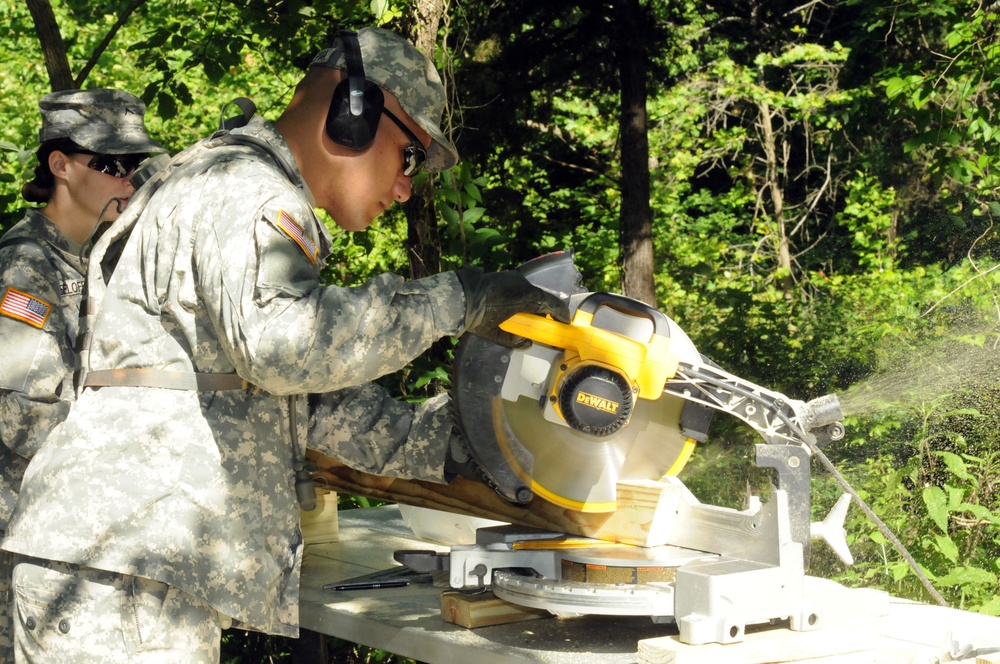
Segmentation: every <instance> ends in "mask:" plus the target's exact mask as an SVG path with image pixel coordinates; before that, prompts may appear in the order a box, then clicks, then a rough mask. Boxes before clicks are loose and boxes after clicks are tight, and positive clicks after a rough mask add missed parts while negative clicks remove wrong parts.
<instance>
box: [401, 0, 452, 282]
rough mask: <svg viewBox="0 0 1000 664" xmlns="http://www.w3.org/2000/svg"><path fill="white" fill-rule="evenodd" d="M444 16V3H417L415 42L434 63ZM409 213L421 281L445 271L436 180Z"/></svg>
mask: <svg viewBox="0 0 1000 664" xmlns="http://www.w3.org/2000/svg"><path fill="white" fill-rule="evenodd" d="M443 13H444V0H416V1H415V2H414V3H413V14H412V19H413V27H412V31H411V32H412V35H411V37H412V39H413V42H414V44H416V46H417V48H419V49H420V50H421V51H422V52H423V53H424V54H426V55H427V57H429V58H430V59H431V60H433V59H434V52H435V49H436V48H437V34H438V27H439V26H440V25H441V16H442V14H443ZM403 210H404V211H405V212H406V238H407V244H408V245H409V251H408V252H407V254H408V258H409V262H410V277H411V278H412V279H419V278H421V277H426V276H429V275H431V274H436V273H438V272H440V271H441V239H440V235H439V233H438V226H437V214H436V212H435V208H434V180H433V178H430V177H428V178H426V179H425V180H424V181H423V183H422V184H421V185H420V186H419V187H414V189H413V195H412V196H411V197H410V200H409V201H407V202H406V203H405V204H404V205H403Z"/></svg>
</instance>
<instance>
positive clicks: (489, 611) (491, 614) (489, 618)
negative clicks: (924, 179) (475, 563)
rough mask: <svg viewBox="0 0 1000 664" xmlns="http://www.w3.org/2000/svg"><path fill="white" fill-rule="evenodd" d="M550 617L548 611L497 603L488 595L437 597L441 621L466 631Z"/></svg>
mask: <svg viewBox="0 0 1000 664" xmlns="http://www.w3.org/2000/svg"><path fill="white" fill-rule="evenodd" d="M551 617H552V614H551V613H549V612H548V611H542V610H541V609H531V608H528V607H523V606H517V605H516V604H511V603H510V602H505V601H504V600H502V599H499V598H498V597H496V596H495V595H494V594H493V593H491V592H485V593H478V594H476V595H466V594H464V593H460V592H445V593H441V618H442V619H443V620H444V621H445V622H450V623H453V624H455V625H461V626H462V627H468V628H470V629H471V628H475V627H489V626H491V625H506V624H508V623H514V622H521V621H523V620H537V619H539V618H551Z"/></svg>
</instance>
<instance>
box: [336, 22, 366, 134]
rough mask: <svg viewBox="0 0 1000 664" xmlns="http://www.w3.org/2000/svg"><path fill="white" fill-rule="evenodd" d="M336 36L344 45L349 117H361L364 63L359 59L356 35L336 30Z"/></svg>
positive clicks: (359, 47)
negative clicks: (348, 92) (348, 93)
mask: <svg viewBox="0 0 1000 664" xmlns="http://www.w3.org/2000/svg"><path fill="white" fill-rule="evenodd" d="M337 35H338V36H339V37H340V43H342V44H343V45H344V59H345V60H346V62H347V80H348V90H349V91H350V104H349V106H350V109H351V115H353V116H354V117H361V112H362V109H363V106H364V93H365V63H364V61H363V60H362V59H361V44H359V43H358V33H356V32H354V31H353V30H338V31H337Z"/></svg>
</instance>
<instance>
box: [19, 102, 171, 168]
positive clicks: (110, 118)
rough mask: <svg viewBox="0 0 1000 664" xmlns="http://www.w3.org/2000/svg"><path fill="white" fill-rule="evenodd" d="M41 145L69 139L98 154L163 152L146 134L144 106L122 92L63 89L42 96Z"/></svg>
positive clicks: (160, 146) (39, 104) (40, 104)
mask: <svg viewBox="0 0 1000 664" xmlns="http://www.w3.org/2000/svg"><path fill="white" fill-rule="evenodd" d="M38 108H39V109H40V110H41V112H42V128H41V130H39V132H38V140H39V142H40V143H44V142H46V141H51V140H53V139H57V138H68V139H70V140H72V141H73V142H74V143H76V144H77V145H78V146H80V147H81V148H83V149H84V150H89V151H91V152H97V153H99V154H144V153H153V152H166V151H167V150H166V148H164V147H163V146H162V145H160V144H159V143H157V142H156V141H154V140H153V139H151V138H150V137H149V136H148V135H147V134H146V129H145V125H144V123H143V117H144V116H145V114H146V105H145V104H144V103H142V100H141V99H139V98H138V97H136V96H135V95H133V94H130V93H128V92H123V91H122V90H107V89H100V90H63V91H61V92H53V93H51V94H47V95H45V96H44V97H42V100H41V101H40V102H39V103H38Z"/></svg>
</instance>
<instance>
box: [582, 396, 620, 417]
mask: <svg viewBox="0 0 1000 664" xmlns="http://www.w3.org/2000/svg"><path fill="white" fill-rule="evenodd" d="M576 402H577V403H579V404H583V405H584V406H589V407H590V408H594V409H595V410H600V411H604V412H605V413H611V414H612V415H617V414H618V407H619V406H620V405H621V404H619V403H618V402H617V401H612V400H611V399H605V398H603V397H599V396H596V395H594V394H588V393H587V392H583V391H580V392H578V393H577V395H576Z"/></svg>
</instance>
